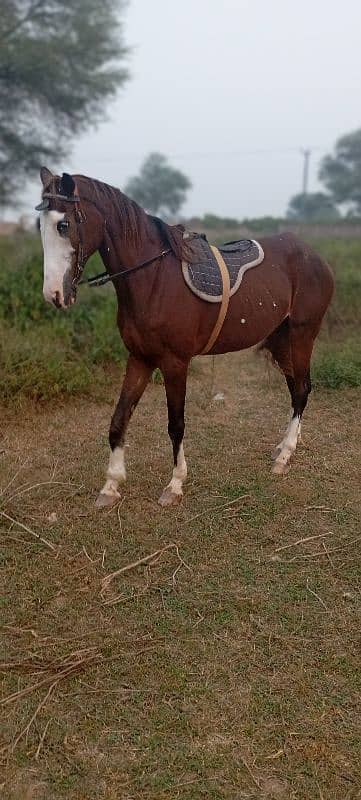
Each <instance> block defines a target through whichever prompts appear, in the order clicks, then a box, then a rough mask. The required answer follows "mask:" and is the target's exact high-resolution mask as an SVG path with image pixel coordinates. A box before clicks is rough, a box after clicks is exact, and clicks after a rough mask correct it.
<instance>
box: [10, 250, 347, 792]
mask: <svg viewBox="0 0 361 800" xmlns="http://www.w3.org/2000/svg"><path fill="white" fill-rule="evenodd" d="M316 246H317V248H318V249H319V250H320V251H321V252H323V253H324V255H325V256H326V257H327V258H328V259H329V261H330V262H331V263H332V265H333V266H334V268H335V272H336V281H337V291H336V297H335V301H334V303H333V306H332V308H331V310H330V312H329V314H328V317H327V320H326V323H325V326H324V330H323V334H322V337H321V340H320V343H319V345H318V347H317V352H316V357H315V360H314V366H313V378H314V384H315V387H316V389H315V392H314V393H313V394H312V395H311V399H310V402H309V406H308V408H307V411H306V414H305V422H304V429H303V442H302V443H301V445H300V446H299V448H298V451H297V454H296V456H295V458H294V460H293V464H292V468H291V471H290V472H289V473H288V474H287V475H286V476H285V477H283V478H281V479H280V478H278V479H277V478H275V477H274V476H271V474H270V470H271V461H270V458H269V456H270V452H271V450H272V449H273V447H274V446H275V444H276V443H277V442H278V441H279V439H280V438H281V434H283V431H284V428H285V425H286V420H287V416H288V411H289V399H288V392H287V390H286V387H285V385H284V382H283V378H282V376H281V375H279V373H278V372H277V371H275V370H273V369H272V368H271V367H269V366H268V365H267V364H266V362H265V361H264V360H263V358H262V357H261V356H258V357H257V356H255V354H254V353H242V354H233V355H227V356H222V357H218V358H217V359H216V361H215V373H214V375H213V371H212V360H211V359H207V358H206V359H196V361H195V362H194V365H193V368H192V370H191V375H190V380H189V391H188V398H187V431H186V455H187V459H188V466H189V473H190V474H189V480H188V482H187V484H186V494H185V499H184V502H183V504H182V505H181V506H179V507H178V508H176V509H171V510H168V511H167V510H164V509H161V508H160V507H159V506H158V504H157V497H158V496H159V495H160V493H161V490H162V488H163V487H164V486H165V484H166V483H167V482H168V480H169V478H170V474H171V452H170V445H169V442H168V438H167V434H166V429H167V421H166V404H165V398H164V388H163V387H162V386H161V385H159V384H158V383H157V382H154V383H152V384H150V385H149V387H148V390H147V392H146V395H145V397H144V399H143V400H142V402H141V404H140V406H139V409H138V410H137V412H136V415H135V417H134V420H133V422H132V425H131V427H130V431H129V439H128V442H129V447H128V448H127V460H128V483H127V485H126V487H125V489H124V491H123V493H122V499H121V501H120V503H119V505H118V506H117V507H116V508H114V509H112V510H111V511H110V512H105V513H99V512H97V511H96V510H95V508H94V501H95V498H96V495H97V493H98V491H99V488H100V486H101V485H102V481H103V473H104V469H105V466H106V463H107V458H108V447H107V434H108V427H109V421H110V416H111V413H112V408H113V405H114V402H115V400H116V399H117V395H118V393H119V387H120V382H121V372H122V369H123V363H124V358H125V350H124V347H123V345H122V343H121V342H120V340H119V338H118V334H117V331H116V328H115V324H114V316H115V302H114V298H113V295H112V292H111V290H110V291H109V292H108V291H104V290H99V292H93V293H91V291H88V292H85V293H84V295H83V296H82V300H81V302H80V303H79V304H78V305H77V306H76V307H75V308H74V309H72V311H71V313H69V314H67V315H59V314H56V313H54V310H53V309H52V308H50V307H47V306H45V305H44V303H43V300H42V295H41V255H40V248H39V242H38V241H37V240H36V239H35V238H34V237H28V236H26V235H25V236H24V235H21V236H19V237H16V238H14V239H12V240H4V241H3V242H2V243H1V246H0V270H1V273H2V289H1V294H0V414H1V420H2V426H1V435H0V533H1V537H2V544H3V547H2V553H1V558H2V570H1V574H2V586H3V590H2V593H1V608H2V611H1V622H0V642H1V648H2V653H1V656H0V660H1V663H0V674H1V678H2V700H1V701H0V702H1V711H2V726H1V736H2V750H1V761H2V766H1V768H0V769H1V777H0V797H2V798H4V800H176V799H177V798H180V799H181V800H246V799H249V800H360V798H361V730H360V728H361V726H360V712H361V702H360V700H361V671H360V643H361V642H360V607H361V602H360V601H361V580H360V567H359V562H360V557H359V554H360V543H361V530H360V516H361V490H360V472H361V452H360V450H361V449H360V441H361V417H360V413H359V409H360V388H359V387H360V385H361V347H360V337H359V331H360V324H361V306H360V299H359V298H360V289H361V270H360V263H361V245H360V244H359V243H357V242H354V241H352V242H345V241H341V240H340V241H330V242H326V241H323V242H319V243H318V244H317V245H316ZM98 267H99V264H98V263H97V262H95V263H93V265H90V269H93V270H94V271H97V269H98ZM219 391H220V392H223V393H224V395H225V400H224V402H221V403H217V402H215V401H214V400H212V398H213V397H214V395H215V394H216V392H219ZM39 536H40V537H42V538H41V539H39V538H38V537H39ZM152 554H153V555H152ZM138 561H141V563H140V564H136V565H134V562H138ZM117 570H122V571H121V572H120V573H119V574H118V575H116V576H115V577H113V578H112V577H109V578H108V576H111V575H112V573H113V572H114V571H117Z"/></svg>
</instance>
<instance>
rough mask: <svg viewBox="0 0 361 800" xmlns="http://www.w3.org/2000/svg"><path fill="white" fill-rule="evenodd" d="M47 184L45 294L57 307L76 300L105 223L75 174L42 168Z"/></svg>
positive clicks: (42, 223)
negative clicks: (81, 193) (84, 195)
mask: <svg viewBox="0 0 361 800" xmlns="http://www.w3.org/2000/svg"><path fill="white" fill-rule="evenodd" d="M40 177H41V181H42V184H43V194H42V201H41V203H40V204H39V205H38V206H37V207H36V208H37V210H38V211H40V231H41V238H42V242H43V250H44V287H43V292H44V297H45V300H47V301H48V302H49V303H54V305H55V306H56V307H57V308H67V307H68V306H70V305H71V304H72V303H75V300H76V288H77V284H78V282H79V280H80V278H81V275H82V272H83V269H84V266H85V264H86V261H87V260H88V258H89V256H91V255H92V253H94V252H95V251H96V250H97V249H98V248H99V247H100V244H101V241H102V238H103V223H102V219H101V216H100V214H99V212H98V210H97V209H96V207H95V206H94V205H92V204H90V203H88V202H87V201H83V200H82V199H81V198H80V197H79V194H78V188H77V185H76V181H75V180H74V178H73V177H72V176H71V175H68V174H67V173H63V175H62V177H60V176H59V175H53V174H52V173H51V172H50V170H48V169H47V168H46V167H42V168H41V170H40Z"/></svg>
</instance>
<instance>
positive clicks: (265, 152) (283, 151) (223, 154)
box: [89, 145, 332, 164]
mask: <svg viewBox="0 0 361 800" xmlns="http://www.w3.org/2000/svg"><path fill="white" fill-rule="evenodd" d="M331 148H332V145H314V146H312V147H310V148H308V149H307V150H304V149H301V152H302V153H304V154H305V153H311V152H314V151H316V150H319V151H325V150H328V149H331ZM299 152H300V148H299V147H282V148H269V149H266V148H264V149H263V148H259V149H257V150H217V151H211V150H209V151H204V150H203V151H198V152H190V153H185V152H183V153H172V152H171V151H170V152H168V153H167V157H168V158H174V159H176V158H185V159H188V158H189V159H192V158H197V159H198V158H199V159H201V158H205V159H206V158H217V157H219V158H234V157H243V156H244V157H248V156H272V155H290V154H293V155H295V154H299ZM144 155H145V152H143V153H141V152H140V151H139V152H137V153H136V152H133V153H126V152H123V153H122V156H121V159H120V158H113V157H112V156H104V157H101V158H99V157H97V156H91V158H92V161H94V162H97V163H110V162H111V163H113V164H118V163H124V159H126V158H143V157H144ZM89 157H90V156H89Z"/></svg>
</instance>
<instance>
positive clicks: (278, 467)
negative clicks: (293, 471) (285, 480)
mask: <svg viewBox="0 0 361 800" xmlns="http://www.w3.org/2000/svg"><path fill="white" fill-rule="evenodd" d="M290 468H291V467H290V464H288V463H287V464H281V463H280V462H279V461H276V462H275V464H274V466H273V468H272V473H273V475H286V474H287V472H289V470H290Z"/></svg>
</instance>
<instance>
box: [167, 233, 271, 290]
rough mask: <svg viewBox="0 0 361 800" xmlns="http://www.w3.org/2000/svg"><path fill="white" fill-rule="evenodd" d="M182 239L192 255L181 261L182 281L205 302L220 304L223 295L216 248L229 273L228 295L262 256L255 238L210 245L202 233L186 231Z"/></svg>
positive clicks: (260, 260)
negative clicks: (186, 243) (215, 245)
mask: <svg viewBox="0 0 361 800" xmlns="http://www.w3.org/2000/svg"><path fill="white" fill-rule="evenodd" d="M184 238H185V239H186V240H187V242H188V241H189V245H190V251H191V254H192V257H191V261H190V262H187V261H183V262H182V270H183V276H184V280H185V282H186V284H187V286H189V288H190V289H191V290H192V292H194V294H196V295H197V296H198V297H201V298H202V300H206V301H207V302H208V303H221V302H222V298H223V294H224V292H223V279H222V271H221V266H220V263H219V262H220V259H219V256H218V257H217V251H218V254H220V256H221V262H223V264H224V265H225V267H226V269H227V272H228V275H229V288H230V291H229V296H230V297H232V295H233V294H234V293H235V292H237V290H238V289H239V287H240V285H241V283H242V278H243V275H244V273H245V272H246V271H247V270H248V269H250V268H251V267H256V266H257V264H261V262H262V261H263V259H264V252H263V250H262V247H261V245H260V244H259V243H258V242H256V241H255V240H254V239H240V240H239V241H234V242H226V243H225V244H222V245H221V246H220V247H218V248H212V247H211V245H209V243H208V242H207V239H206V238H205V237H204V236H203V235H200V234H192V233H185V234H184Z"/></svg>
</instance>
